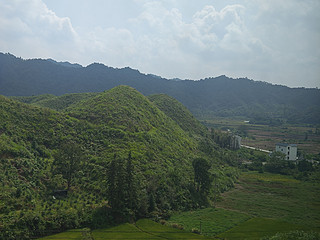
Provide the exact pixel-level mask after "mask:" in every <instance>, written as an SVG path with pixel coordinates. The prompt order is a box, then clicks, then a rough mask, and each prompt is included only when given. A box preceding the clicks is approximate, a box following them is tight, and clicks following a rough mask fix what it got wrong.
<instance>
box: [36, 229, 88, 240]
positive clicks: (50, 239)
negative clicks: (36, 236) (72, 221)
mask: <svg viewBox="0 0 320 240" xmlns="http://www.w3.org/2000/svg"><path fill="white" fill-rule="evenodd" d="M82 232H83V231H82V230H81V229H73V230H69V231H66V232H63V233H58V234H54V235H50V236H47V237H43V238H40V239H43V240H55V239H59V240H67V239H79V240H82V239H83V238H82Z"/></svg>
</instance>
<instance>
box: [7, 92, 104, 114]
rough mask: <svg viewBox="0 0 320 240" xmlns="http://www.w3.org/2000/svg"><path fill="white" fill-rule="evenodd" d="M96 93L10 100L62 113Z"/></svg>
mask: <svg viewBox="0 0 320 240" xmlns="http://www.w3.org/2000/svg"><path fill="white" fill-rule="evenodd" d="M97 94H98V93H68V94H64V95H62V96H55V95H52V94H44V95H38V96H29V97H11V99H14V100H17V101H20V102H23V103H29V104H32V105H35V106H40V107H46V108H51V109H53V110H57V111H62V110H64V109H66V108H67V107H69V106H70V105H72V104H75V103H77V102H79V101H82V100H85V99H88V98H91V97H93V96H95V95H97Z"/></svg>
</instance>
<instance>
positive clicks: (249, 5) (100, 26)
mask: <svg viewBox="0 0 320 240" xmlns="http://www.w3.org/2000/svg"><path fill="white" fill-rule="evenodd" d="M43 1H45V0H10V1H1V0H0V35H1V37H0V46H1V48H0V51H3V52H12V53H13V54H16V55H18V56H22V57H26V58H30V57H42V58H46V57H51V58H55V59H57V60H64V61H65V60H67V61H73V62H79V63H81V64H84V65H85V64H89V63H91V62H97V61H98V62H102V63H105V64H107V65H109V66H113V67H123V66H130V67H133V68H137V69H139V70H141V71H142V72H146V73H154V74H157V75H161V76H163V77H168V78H174V77H180V78H189V79H199V78H203V77H209V76H217V75H221V74H225V75H228V76H232V77H245V76H247V77H249V78H254V79H257V80H263V81H269V82H274V83H275V82H277V83H281V84H286V85H290V86H298V85H299V81H300V79H301V78H303V76H308V78H310V80H309V82H310V84H312V85H310V86H320V85H319V84H320V83H316V82H317V81H318V82H320V81H319V75H320V72H319V70H318V69H319V68H318V67H317V66H318V65H319V62H320V60H319V56H320V48H319V42H320V25H319V24H318V22H320V15H319V14H318V12H319V11H320V2H319V1H317V0H310V1H300V0H284V1H276V0H270V1H264V0H257V1H248V0H239V1H237V3H236V4H235V2H236V1H229V2H230V3H232V4H230V5H226V3H225V2H224V1H215V2H214V3H213V2H212V1H209V0H201V1H197V2H195V1H188V2H187V1H184V0H159V1H146V0H135V1H133V2H131V5H130V8H132V7H133V8H134V11H133V12H134V14H133V13H131V14H130V18H129V17H128V16H127V15H122V14H125V13H128V11H129V9H128V8H129V7H127V6H123V3H120V2H117V3H112V4H111V3H110V2H108V1H103V3H104V4H103V5H101V6H103V7H104V8H108V9H107V12H108V13H109V14H105V15H104V10H103V9H99V11H96V10H97V8H98V6H94V5H93V4H97V3H98V2H96V1H92V4H91V5H90V9H91V11H89V13H88V14H90V16H84V18H85V19H90V24H86V25H85V26H83V25H81V24H83V23H84V22H85V20H83V19H82V20H81V21H79V19H80V17H77V18H76V20H75V21H76V23H78V25H77V24H76V25H74V26H76V27H74V26H73V25H72V24H71V20H72V19H70V18H68V17H60V16H59V15H58V13H55V12H54V11H53V10H52V9H49V8H48V7H47V6H46V5H45V4H44V3H43ZM56 1H57V4H58V3H59V8H57V9H60V10H61V9H62V15H63V16H68V14H67V13H68V11H67V10H66V9H65V8H63V6H64V2H62V1H63V0H55V2H56ZM78 1H79V4H75V3H78ZM72 3H73V4H70V5H71V6H74V8H73V9H72V14H73V15H72V16H77V15H76V14H77V12H78V11H77V7H78V5H79V6H80V7H81V6H82V7H81V8H80V9H78V10H79V12H81V14H85V13H86V12H85V9H84V8H83V6H87V5H88V3H87V2H84V0H77V1H75V0H74V1H73V2H72ZM100 3H101V2H100ZM48 4H49V3H48ZM201 4H202V5H201ZM212 4H214V5H212ZM114 5H116V6H114ZM50 6H54V3H52V2H50ZM99 6H100V5H99ZM113 6H114V7H115V10H114V11H116V12H117V14H116V13H114V12H113V10H112V7H113ZM121 7H123V11H120V9H121ZM80 10H81V11H80ZM95 13H97V14H99V16H97V18H95V16H94V14H95ZM111 13H112V14H111ZM118 15H119V16H118ZM86 17H87V18H86ZM95 19H96V20H95ZM112 21H116V22H112ZM79 24H80V25H79ZM88 26H90V27H88ZM88 29H90V30H89V31H88ZM311 79H312V80H311ZM305 86H307V84H305Z"/></svg>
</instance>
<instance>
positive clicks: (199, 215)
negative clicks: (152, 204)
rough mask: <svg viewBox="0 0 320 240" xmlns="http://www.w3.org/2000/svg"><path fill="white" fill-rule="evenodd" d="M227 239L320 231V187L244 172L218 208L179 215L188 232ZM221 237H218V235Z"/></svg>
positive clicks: (173, 220)
mask: <svg viewBox="0 0 320 240" xmlns="http://www.w3.org/2000/svg"><path fill="white" fill-rule="evenodd" d="M200 221H201V225H202V233H203V234H205V235H208V236H216V237H220V238H226V239H260V238H261V237H264V236H272V235H275V234H276V233H277V232H288V231H291V230H303V231H311V230H313V231H320V227H319V226H320V188H319V184H318V183H308V182H301V181H298V180H296V179H293V178H291V177H289V176H283V175H279V174H270V173H257V172H247V173H243V174H242V175H241V177H240V179H239V183H238V184H236V187H235V189H233V190H231V191H229V192H226V193H223V194H222V200H221V201H220V202H218V203H217V208H216V209H213V208H207V209H202V210H197V211H190V212H183V213H176V214H174V215H173V216H171V218H170V222H171V223H172V222H175V223H178V224H181V225H182V226H184V228H185V229H186V230H190V229H192V228H198V229H199V226H200ZM217 234H218V235H217Z"/></svg>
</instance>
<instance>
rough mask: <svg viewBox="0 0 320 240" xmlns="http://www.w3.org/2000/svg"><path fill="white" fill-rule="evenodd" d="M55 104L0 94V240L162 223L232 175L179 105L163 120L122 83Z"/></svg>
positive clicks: (226, 157) (202, 200) (201, 201)
mask: <svg viewBox="0 0 320 240" xmlns="http://www.w3.org/2000/svg"><path fill="white" fill-rule="evenodd" d="M49 98H51V97H50V96H49ZM49 98H48V99H49ZM43 100H44V99H43ZM165 101H170V100H168V99H166V98H165ZM160 102H161V101H160ZM160 102H158V104H161V103H160ZM172 104H176V103H175V102H174V101H173V102H172ZM53 105H54V104H53ZM59 106H67V107H61V108H62V109H61V110H62V112H57V111H54V110H50V109H48V108H42V107H38V106H31V105H27V104H24V103H19V102H16V101H14V100H10V99H8V98H5V97H2V96H0V178H1V183H0V199H1V202H0V229H1V231H0V238H1V239H28V238H32V237H35V236H38V237H39V236H43V235H47V234H50V233H54V232H61V231H64V230H67V229H73V228H81V227H90V228H92V229H95V228H101V227H104V226H109V225H110V224H115V223H120V222H124V221H133V220H136V219H139V218H142V217H152V218H154V219H158V218H159V217H162V218H167V217H168V216H169V215H170V214H171V212H172V211H173V210H190V209H195V208H198V207H201V206H207V205H208V204H210V202H212V201H214V199H217V197H218V195H219V193H220V192H223V191H226V190H227V189H230V188H231V187H232V186H233V184H234V182H235V180H236V178H237V175H238V173H239V171H238V170H237V169H236V168H234V167H233V166H235V165H234V164H233V160H232V159H233V156H234V153H232V152H231V151H229V150H227V149H222V148H220V147H219V145H217V144H216V143H215V142H214V141H213V140H212V139H211V137H210V136H209V135H208V133H207V132H206V131H204V128H203V127H202V126H201V125H199V124H198V123H197V122H196V120H195V119H194V118H191V117H192V116H191V114H190V113H183V111H186V109H181V111H180V114H179V117H178V118H174V117H173V115H170V114H169V113H168V112H170V111H171V112H172V111H176V110H177V109H179V108H180V107H181V106H180V105H177V106H176V107H175V108H174V110H168V112H167V114H168V115H169V116H168V115H167V114H165V113H164V112H165V111H161V110H160V109H159V108H158V107H157V106H156V105H155V104H153V103H151V102H150V101H149V100H148V99H147V98H146V97H144V96H143V95H141V94H140V93H138V92H137V91H135V90H134V89H132V88H130V87H124V86H121V87H117V88H115V89H112V90H110V91H107V92H103V93H100V94H98V95H94V96H91V97H88V98H86V99H82V100H81V101H78V102H76V103H74V104H69V103H66V104H60V105H59ZM190 118H191V119H190ZM177 119H179V123H177V122H176V121H177ZM184 122H186V123H188V124H186V126H184V124H183V123H184ZM190 125H192V126H195V127H196V126H198V127H199V129H190V128H189V126H190ZM196 159H198V160H197V161H198V162H197V161H196ZM192 163H194V164H192ZM201 166H206V167H205V168H203V167H201ZM196 175H197V176H201V177H195V176H196ZM203 176H205V178H203Z"/></svg>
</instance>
